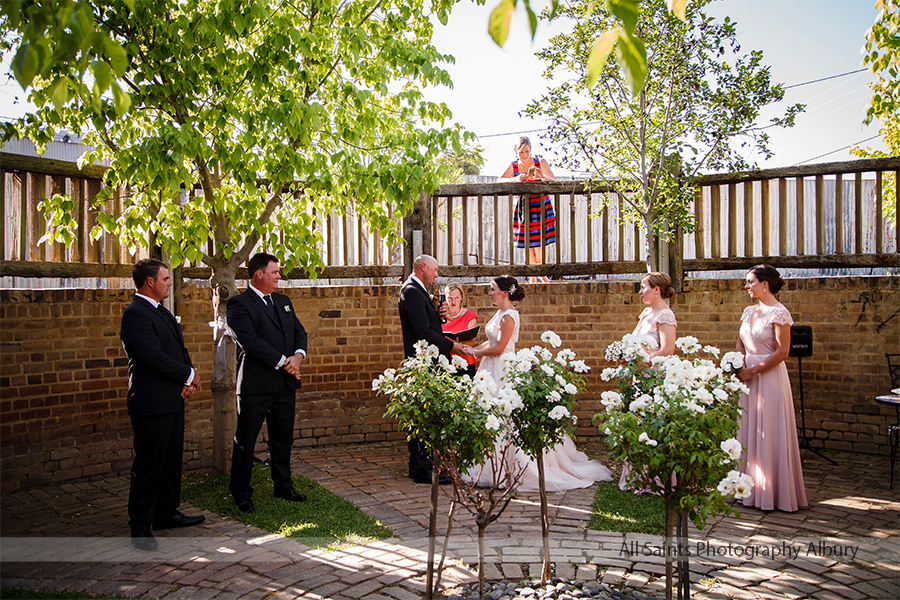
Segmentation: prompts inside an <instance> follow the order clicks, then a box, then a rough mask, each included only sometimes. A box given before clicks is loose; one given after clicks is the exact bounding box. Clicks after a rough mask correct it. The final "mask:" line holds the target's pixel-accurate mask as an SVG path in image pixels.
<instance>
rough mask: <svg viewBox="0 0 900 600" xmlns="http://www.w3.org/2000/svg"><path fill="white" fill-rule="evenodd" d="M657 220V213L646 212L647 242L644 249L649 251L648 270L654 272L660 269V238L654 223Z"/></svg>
mask: <svg viewBox="0 0 900 600" xmlns="http://www.w3.org/2000/svg"><path fill="white" fill-rule="evenodd" d="M654 221H656V214H655V213H646V214H645V215H644V227H645V228H646V231H647V235H646V242H645V243H644V249H645V250H646V251H647V261H646V262H647V272H648V273H652V272H654V271H659V239H658V238H657V237H656V234H655V233H653V224H654Z"/></svg>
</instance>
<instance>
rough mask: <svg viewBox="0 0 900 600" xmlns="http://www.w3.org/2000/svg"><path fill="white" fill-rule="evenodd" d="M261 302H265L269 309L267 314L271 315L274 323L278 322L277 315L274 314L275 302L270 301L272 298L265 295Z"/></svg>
mask: <svg viewBox="0 0 900 600" xmlns="http://www.w3.org/2000/svg"><path fill="white" fill-rule="evenodd" d="M263 300H265V302H266V306H268V307H269V312H270V313H272V316H273V317H274V318H275V321H278V314H277V313H276V312H275V302H273V301H272V296H270V295H269V294H266V295H265V296H263Z"/></svg>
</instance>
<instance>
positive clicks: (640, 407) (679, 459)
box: [594, 335, 753, 529]
mask: <svg viewBox="0 0 900 600" xmlns="http://www.w3.org/2000/svg"><path fill="white" fill-rule="evenodd" d="M675 345H676V347H677V348H678V349H679V350H680V351H681V353H682V356H678V355H674V356H665V357H654V358H650V356H649V354H648V352H647V350H648V349H650V348H655V347H656V341H655V340H654V339H653V338H652V337H650V336H645V335H626V336H624V337H623V338H622V341H620V342H614V343H613V344H610V345H609V346H608V347H607V349H606V359H607V360H609V361H611V362H619V363H621V364H619V365H618V366H616V367H612V368H607V369H604V370H603V372H602V373H601V378H602V379H603V380H604V381H610V380H615V381H616V382H617V386H616V389H615V390H611V391H606V392H603V393H602V394H601V396H600V398H601V403H602V404H603V406H604V408H605V411H604V412H601V413H600V414H598V415H596V416H595V417H594V419H595V422H597V424H598V425H599V427H600V430H601V431H603V432H604V433H605V434H606V435H607V442H608V443H609V446H610V448H611V450H612V454H613V457H614V458H615V459H617V460H619V461H627V462H629V463H630V464H631V465H632V466H633V467H634V469H633V470H632V475H631V477H632V481H631V482H630V483H631V484H632V485H633V486H635V487H636V488H650V489H651V490H652V491H655V492H657V493H662V494H664V495H666V494H671V495H672V497H673V498H676V499H677V500H678V502H679V503H680V504H681V506H688V507H691V508H690V516H691V518H692V519H693V520H694V523H695V524H696V525H697V527H698V528H701V529H702V527H703V526H704V524H705V521H706V517H707V516H708V514H710V513H713V514H714V513H717V512H721V511H726V512H727V511H729V508H730V507H729V506H728V505H727V504H726V502H725V498H726V497H727V496H735V497H737V498H746V497H747V496H748V495H749V493H750V488H751V487H752V486H753V481H752V480H751V479H750V477H748V476H747V475H741V474H740V473H738V471H737V468H736V467H737V463H738V461H739V460H740V456H741V452H742V448H741V444H740V442H738V440H737V439H736V436H737V428H738V419H739V417H740V411H741V409H740V407H739V406H738V397H739V395H740V394H741V393H746V392H747V388H746V386H745V385H744V384H743V383H741V382H740V381H739V380H738V379H737V377H736V376H735V374H736V373H737V372H738V371H739V370H740V369H741V367H742V366H743V356H742V355H741V354H740V353H738V352H726V353H725V354H724V355H723V356H722V357H721V358H719V355H720V351H719V349H718V348H716V347H714V346H701V344H700V343H699V342H698V341H697V338H694V337H682V338H679V339H678V340H677V341H676V343H675ZM673 474H674V475H675V478H674V481H675V483H674V486H673V483H672V481H673V478H672V475H673Z"/></svg>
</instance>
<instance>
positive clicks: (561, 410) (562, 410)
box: [547, 405, 570, 421]
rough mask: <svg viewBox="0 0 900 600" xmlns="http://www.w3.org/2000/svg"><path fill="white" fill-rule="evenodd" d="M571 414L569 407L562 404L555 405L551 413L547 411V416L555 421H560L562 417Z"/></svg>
mask: <svg viewBox="0 0 900 600" xmlns="http://www.w3.org/2000/svg"><path fill="white" fill-rule="evenodd" d="M569 415H570V413H569V409H568V408H566V407H565V406H562V405H557V406H554V407H553V409H552V410H551V411H550V412H549V413H547V416H548V417H550V418H551V419H553V420H554V421H559V420H560V419H564V418H565V417H568V416H569Z"/></svg>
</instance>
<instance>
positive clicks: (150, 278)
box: [119, 259, 204, 550]
mask: <svg viewBox="0 0 900 600" xmlns="http://www.w3.org/2000/svg"><path fill="white" fill-rule="evenodd" d="M131 274H132V278H133V279H134V286H135V288H137V292H136V293H135V295H134V300H132V302H131V304H130V305H128V307H127V308H126V309H125V312H123V313H122V327H121V333H120V335H119V337H120V338H121V339H122V344H123V346H124V347H125V354H126V355H127V356H128V414H129V416H130V417H131V428H132V430H133V432H134V463H133V464H132V467H131V487H130V490H129V492H128V518H129V520H128V525H129V527H130V528H131V541H132V543H133V544H134V546H135V548H137V549H138V550H155V549H156V548H157V546H158V544H157V542H156V539H154V537H153V534H152V533H151V532H150V528H151V527H152V528H153V529H168V528H170V527H189V526H191V525H198V524H200V523H202V522H203V521H204V517H203V516H197V517H187V516H185V515H183V514H181V513H180V512H178V505H179V504H180V503H181V465H182V462H183V452H184V449H183V446H184V399H185V398H189V397H190V396H191V395H192V394H193V393H194V392H195V391H196V390H197V388H198V387H199V386H200V379H199V377H198V376H197V370H196V369H194V368H193V367H192V366H191V357H190V356H188V351H187V348H185V347H184V337H182V335H181V327H180V326H179V325H178V323H177V322H176V321H175V317H173V316H172V313H170V312H169V311H168V310H166V308H165V307H164V306H163V305H162V304H160V302H161V301H162V300H163V299H164V298H167V297H168V296H169V288H170V287H172V280H171V279H169V269H168V268H167V267H166V265H165V264H163V263H161V262H160V261H158V260H152V259H144V260H141V261H139V262H138V263H137V264H136V265H134V268H133V269H132V272H131Z"/></svg>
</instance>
